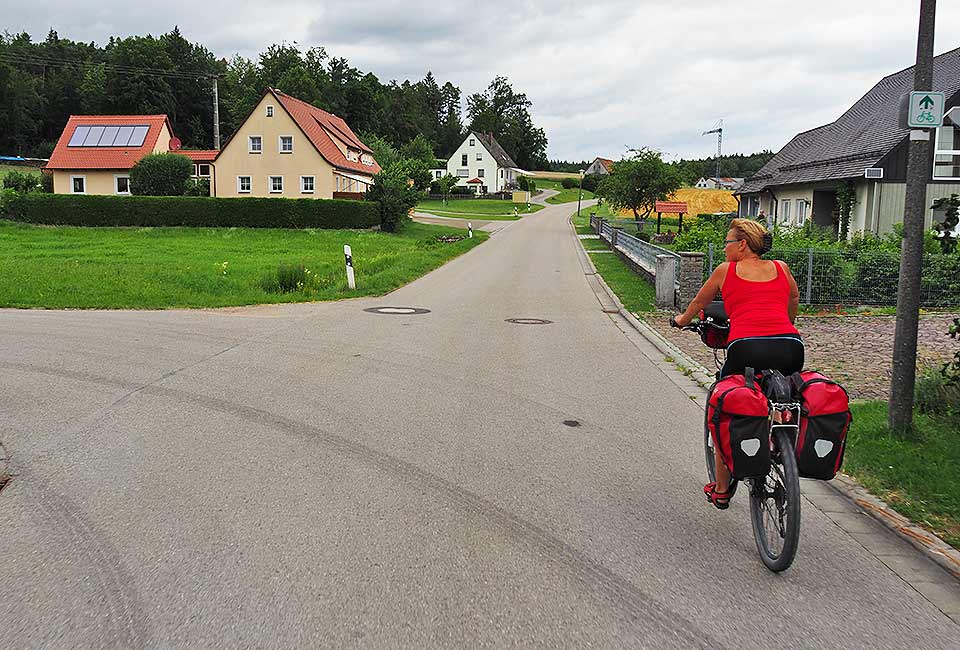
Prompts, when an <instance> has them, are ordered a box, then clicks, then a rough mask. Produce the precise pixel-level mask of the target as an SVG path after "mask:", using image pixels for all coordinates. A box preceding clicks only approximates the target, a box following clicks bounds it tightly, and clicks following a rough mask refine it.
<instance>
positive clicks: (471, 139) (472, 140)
mask: <svg viewBox="0 0 960 650" xmlns="http://www.w3.org/2000/svg"><path fill="white" fill-rule="evenodd" d="M474 144H476V141H475V140H474V139H473V138H470V146H471V147H472V146H473V145H474Z"/></svg>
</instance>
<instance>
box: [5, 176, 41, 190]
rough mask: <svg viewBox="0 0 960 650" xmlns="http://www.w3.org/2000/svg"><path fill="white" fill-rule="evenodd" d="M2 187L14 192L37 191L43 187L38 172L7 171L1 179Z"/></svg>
mask: <svg viewBox="0 0 960 650" xmlns="http://www.w3.org/2000/svg"><path fill="white" fill-rule="evenodd" d="M3 187H4V188H5V189H10V190H13V191H15V192H39V191H41V190H42V189H43V186H42V185H41V181H40V175H39V174H31V173H29V172H18V171H12V172H8V173H7V175H6V176H5V177H4V179H3Z"/></svg>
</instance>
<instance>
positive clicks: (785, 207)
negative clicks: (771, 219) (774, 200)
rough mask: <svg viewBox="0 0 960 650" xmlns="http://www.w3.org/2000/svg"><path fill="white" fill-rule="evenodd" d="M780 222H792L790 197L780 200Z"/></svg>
mask: <svg viewBox="0 0 960 650" xmlns="http://www.w3.org/2000/svg"><path fill="white" fill-rule="evenodd" d="M780 223H790V199H783V200H782V201H780Z"/></svg>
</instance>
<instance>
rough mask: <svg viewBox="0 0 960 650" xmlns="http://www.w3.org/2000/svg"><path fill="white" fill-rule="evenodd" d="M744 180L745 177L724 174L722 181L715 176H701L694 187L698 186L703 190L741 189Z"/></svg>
mask: <svg viewBox="0 0 960 650" xmlns="http://www.w3.org/2000/svg"><path fill="white" fill-rule="evenodd" d="M743 181H744V179H742V178H730V177H729V176H722V177H721V178H720V181H719V182H717V179H716V178H715V177H710V178H704V177H703V176H701V177H700V180H698V181H697V183H696V185H695V186H694V187H698V188H700V189H701V190H718V189H719V190H739V189H740V188H741V187H742V186H743Z"/></svg>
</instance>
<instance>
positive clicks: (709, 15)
mask: <svg viewBox="0 0 960 650" xmlns="http://www.w3.org/2000/svg"><path fill="white" fill-rule="evenodd" d="M938 4H939V7H938V13H937V32H936V53H937V54H939V53H942V52H945V51H948V50H951V49H954V48H957V47H960V0H940V2H939V3H938ZM919 5H920V2H919V0H802V1H801V0H727V1H726V2H717V1H716V0H672V1H669V2H667V1H664V0H655V1H654V0H623V1H621V0H593V1H589V0H588V1H578V2H571V1H568V0H549V1H548V0H513V1H512V2H503V1H502V0H485V1H484V2H474V3H463V2H436V1H431V2H423V1H421V0H403V1H402V2H396V1H392V0H379V1H375V2H371V1H363V0H354V1H352V2H343V1H339V0H336V1H329V0H328V1H326V2H316V1H313V2H309V1H305V0H271V1H269V2H265V3H264V2H257V3H245V2H223V1H220V0H207V1H205V2H196V1H195V0H192V1H189V2H186V1H183V0H167V1H166V2H163V3H160V4H153V3H149V4H148V3H131V2H129V1H124V2H119V1H118V0H98V1H97V2H96V3H89V2H86V3H77V2H65V1H63V0H60V1H50V0H31V1H30V2H24V1H23V0H0V11H2V15H3V16H4V19H3V24H4V27H3V28H4V29H7V30H9V31H11V32H19V31H27V32H29V33H30V34H31V35H33V36H34V38H35V39H38V40H39V39H42V38H43V37H44V36H45V35H46V32H47V30H48V29H49V28H51V27H53V28H55V29H56V30H57V31H58V32H59V33H60V35H61V37H65V38H71V39H74V40H81V41H95V42H97V43H100V44H102V43H104V42H105V41H106V40H107V39H108V38H109V37H110V36H112V35H113V36H127V35H132V34H146V33H153V34H159V33H163V32H166V31H169V29H171V28H172V27H173V26H174V25H179V26H180V30H181V31H182V32H183V34H184V36H185V37H186V38H188V39H190V40H191V41H194V42H200V43H202V44H204V45H205V46H206V47H208V48H209V49H210V50H212V51H213V52H214V53H215V54H216V55H218V56H223V57H227V58H229V57H230V56H232V55H233V54H236V53H239V54H241V55H242V56H245V57H249V58H255V57H256V56H257V54H258V53H259V52H261V51H263V50H264V49H266V47H267V46H268V45H270V44H271V43H278V42H284V41H285V42H288V43H291V42H296V43H298V44H299V45H300V46H301V47H302V48H304V49H306V48H307V47H310V46H315V45H320V46H323V47H325V48H326V49H327V52H328V53H330V54H331V55H333V56H343V57H346V58H347V59H348V60H349V61H350V63H351V64H352V65H354V66H355V67H358V68H360V69H361V70H364V71H371V72H373V73H375V74H376V75H377V76H378V77H380V79H381V80H382V81H388V80H390V79H398V80H403V79H411V80H417V79H420V78H422V77H423V75H424V74H425V73H426V72H427V71H428V70H432V71H433V74H434V76H435V77H437V79H438V80H439V81H440V82H441V83H443V82H444V81H447V80H449V81H452V82H453V83H454V84H456V85H457V86H459V87H460V89H461V90H462V91H463V93H464V96H466V95H467V94H469V93H472V92H476V91H479V90H482V89H483V88H485V87H486V86H487V84H488V83H489V82H490V80H491V79H492V78H493V77H494V76H496V75H505V76H507V77H508V78H509V79H510V81H511V82H512V84H513V87H514V89H516V90H518V91H522V92H525V93H526V94H527V96H528V97H529V98H530V99H531V100H532V101H533V108H532V113H533V116H534V120H535V122H536V123H537V124H538V125H539V126H541V127H543V128H544V129H545V130H546V132H547V137H548V138H549V141H550V145H549V150H548V154H549V156H550V158H552V159H557V158H560V159H568V160H573V159H592V158H593V157H595V156H598V155H600V156H605V157H610V158H615V159H616V158H619V157H620V156H621V155H622V154H623V153H624V151H625V149H626V148H627V147H640V146H651V147H655V148H658V149H660V150H662V151H664V152H665V153H666V154H667V155H668V157H671V158H672V157H676V156H684V157H687V158H690V157H702V156H706V155H710V154H711V153H712V152H713V151H714V150H715V148H716V140H715V139H714V138H711V137H703V136H702V135H701V132H702V131H704V130H707V129H710V128H712V127H713V126H714V125H715V124H716V122H717V120H718V119H721V118H722V119H723V121H724V152H725V153H726V152H742V153H749V152H753V151H759V150H761V149H772V150H774V151H776V150H777V149H779V148H780V147H781V146H783V145H784V144H785V143H786V141H787V140H789V139H790V138H791V137H792V136H793V135H794V134H795V133H797V132H799V131H803V130H806V129H809V128H813V127H815V126H819V125H821V124H824V123H826V122H830V121H832V120H834V119H835V118H836V117H837V116H839V115H840V113H842V112H843V111H844V110H845V109H846V108H847V107H849V105H850V104H852V103H853V102H854V101H855V100H856V99H857V98H859V97H860V96H861V95H863V93H865V92H866V91H867V90H869V88H870V87H871V86H872V85H873V84H874V83H876V82H877V81H879V79H880V78H881V77H883V76H885V75H887V74H890V73H893V72H896V71H897V70H900V69H902V68H905V67H908V66H910V65H912V64H913V62H914V60H915V57H916V38H917V21H918V11H919Z"/></svg>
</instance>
